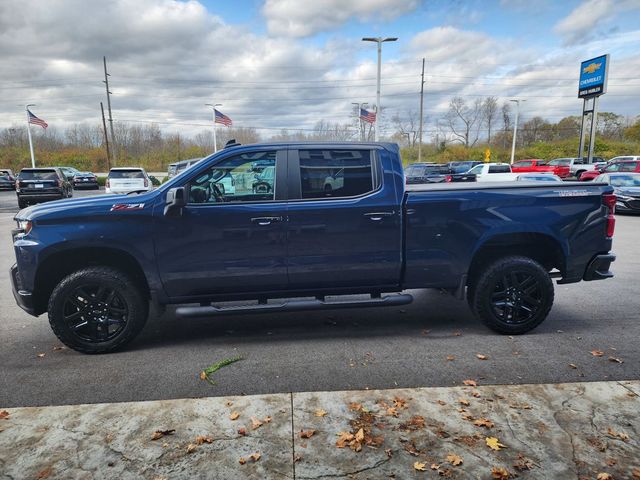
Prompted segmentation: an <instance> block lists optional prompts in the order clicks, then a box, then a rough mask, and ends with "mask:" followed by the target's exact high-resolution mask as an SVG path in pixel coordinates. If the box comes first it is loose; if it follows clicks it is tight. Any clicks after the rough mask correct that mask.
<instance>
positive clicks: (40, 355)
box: [37, 353, 46, 358]
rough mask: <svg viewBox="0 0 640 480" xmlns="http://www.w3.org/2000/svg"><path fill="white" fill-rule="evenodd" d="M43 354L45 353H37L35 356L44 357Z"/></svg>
mask: <svg viewBox="0 0 640 480" xmlns="http://www.w3.org/2000/svg"><path fill="white" fill-rule="evenodd" d="M45 355H46V353H39V354H38V355H37V357H38V358H44V356H45Z"/></svg>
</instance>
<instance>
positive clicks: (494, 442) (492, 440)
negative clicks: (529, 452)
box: [484, 437, 507, 450]
mask: <svg viewBox="0 0 640 480" xmlns="http://www.w3.org/2000/svg"><path fill="white" fill-rule="evenodd" d="M484 440H485V442H487V447H489V448H490V449H491V450H501V449H503V448H507V446H506V445H503V444H501V443H500V442H499V441H498V439H497V438H496V437H486V438H485V439H484Z"/></svg>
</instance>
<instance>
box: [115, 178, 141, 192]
mask: <svg viewBox="0 0 640 480" xmlns="http://www.w3.org/2000/svg"><path fill="white" fill-rule="evenodd" d="M109 186H110V188H111V189H113V190H143V189H144V188H145V187H144V178H110V179H109Z"/></svg>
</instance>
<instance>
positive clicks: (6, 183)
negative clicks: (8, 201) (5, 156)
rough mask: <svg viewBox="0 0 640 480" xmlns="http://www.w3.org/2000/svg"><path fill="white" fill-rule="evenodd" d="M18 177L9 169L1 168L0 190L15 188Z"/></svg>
mask: <svg viewBox="0 0 640 480" xmlns="http://www.w3.org/2000/svg"><path fill="white" fill-rule="evenodd" d="M15 189H16V177H15V176H14V175H13V172H12V171H11V170H9V169H0V190H15Z"/></svg>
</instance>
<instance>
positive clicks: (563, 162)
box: [548, 158, 571, 167]
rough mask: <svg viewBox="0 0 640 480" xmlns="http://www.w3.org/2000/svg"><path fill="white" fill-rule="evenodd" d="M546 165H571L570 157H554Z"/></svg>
mask: <svg viewBox="0 0 640 480" xmlns="http://www.w3.org/2000/svg"><path fill="white" fill-rule="evenodd" d="M548 165H553V166H557V165H560V166H563V167H569V166H571V159H570V158H556V159H554V160H551V161H550V162H549V163H548Z"/></svg>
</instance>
